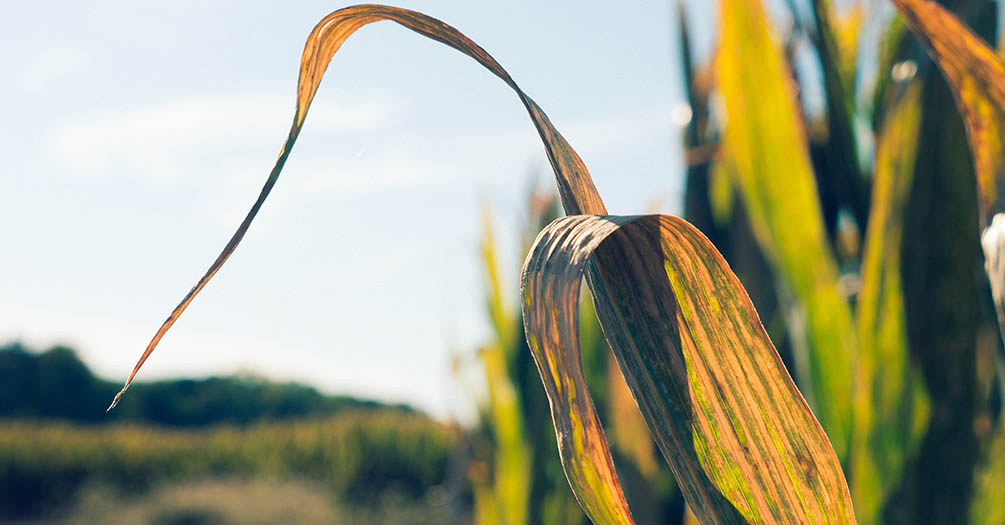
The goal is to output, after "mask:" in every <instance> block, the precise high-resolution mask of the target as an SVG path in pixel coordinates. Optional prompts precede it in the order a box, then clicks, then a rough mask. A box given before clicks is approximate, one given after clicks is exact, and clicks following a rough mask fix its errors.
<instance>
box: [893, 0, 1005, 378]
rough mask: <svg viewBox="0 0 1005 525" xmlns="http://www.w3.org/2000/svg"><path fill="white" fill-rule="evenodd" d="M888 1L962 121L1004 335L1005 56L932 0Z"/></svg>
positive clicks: (1002, 363)
mask: <svg viewBox="0 0 1005 525" xmlns="http://www.w3.org/2000/svg"><path fill="white" fill-rule="evenodd" d="M894 4H896V6H897V7H898V8H899V9H900V11H901V13H902V14H903V15H904V18H906V19H907V23H908V25H910V27H911V29H912V30H913V31H914V32H915V33H916V34H917V35H918V36H919V38H920V39H921V41H922V42H924V44H925V47H926V48H927V49H928V53H929V55H931V57H932V59H933V60H934V61H935V63H936V64H938V66H939V68H940V69H941V70H942V72H943V74H944V75H945V77H946V80H947V81H948V83H949V86H950V88H951V90H952V92H953V96H954V98H955V99H956V106H957V108H959V110H960V114H961V115H962V116H963V121H964V124H965V125H966V129H967V140H968V142H969V143H970V150H971V153H972V154H973V162H974V172H975V174H976V177H977V196H978V208H979V210H978V212H979V219H980V227H981V247H982V248H983V251H984V269H985V272H986V273H987V276H988V281H989V283H990V285H991V295H992V298H993V299H994V304H995V310H996V312H997V315H998V330H999V335H1000V336H1001V338H1002V340H1003V341H1005V191H1003V188H1005V62H1003V60H1002V56H1000V55H999V54H998V53H997V52H996V51H995V50H994V49H993V48H991V47H990V46H989V45H988V44H987V43H986V42H985V41H984V40H983V39H982V38H981V37H980V36H978V35H976V34H974V33H973V32H972V31H971V30H970V29H969V28H967V26H966V25H964V24H963V23H962V22H961V21H960V20H959V19H957V18H956V17H955V16H953V15H952V14H951V13H950V12H948V11H946V10H945V9H944V8H942V7H941V6H939V5H937V4H935V3H934V2H930V1H928V0H894ZM1003 41H1005V40H1003ZM999 348H1000V347H999ZM998 357H999V359H998V360H999V368H1000V369H1002V370H1005V354H1003V353H1001V349H999V356H998ZM999 386H1000V388H1002V389H1005V374H999Z"/></svg>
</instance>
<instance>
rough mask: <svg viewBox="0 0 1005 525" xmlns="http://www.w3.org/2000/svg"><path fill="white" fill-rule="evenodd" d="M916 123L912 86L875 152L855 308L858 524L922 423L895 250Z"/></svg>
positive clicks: (895, 477) (917, 95)
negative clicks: (868, 211)
mask: <svg viewBox="0 0 1005 525" xmlns="http://www.w3.org/2000/svg"><path fill="white" fill-rule="evenodd" d="M920 120H921V86H920V85H919V84H917V83H915V84H913V85H912V86H911V87H910V88H909V90H908V91H907V92H906V93H905V94H904V96H903V98H902V99H901V100H900V101H899V102H898V103H897V105H896V107H895V108H894V109H893V110H892V111H891V113H890V114H889V116H888V117H887V119H886V121H885V125H884V129H883V132H882V134H881V135H880V137H879V141H878V146H877V152H876V174H875V180H874V182H873V197H872V204H873V205H872V211H871V213H872V216H871V217H870V219H869V230H868V231H867V233H866V239H865V253H864V256H863V261H862V286H861V291H860V292H859V296H858V301H857V305H858V307H857V309H856V321H857V329H858V341H859V354H858V360H857V364H856V374H857V376H858V379H857V381H856V384H855V433H854V440H853V442H852V454H851V458H852V459H851V491H852V497H853V500H854V502H855V512H856V513H857V514H858V517H859V519H860V520H861V521H862V522H863V523H880V522H882V519H881V518H882V515H881V512H882V510H883V509H882V506H883V504H884V503H885V498H886V497H888V496H889V495H890V494H891V493H893V492H894V491H895V490H896V489H897V488H898V487H899V486H900V483H901V480H902V478H903V473H904V468H905V465H906V462H907V459H908V458H909V457H910V456H911V454H912V451H914V450H915V449H916V448H917V446H918V444H919V442H920V438H921V435H922V433H923V431H924V429H925V427H926V424H927V419H928V413H927V412H928V398H927V395H926V394H925V391H924V382H923V379H922V378H921V377H920V372H919V370H918V367H917V364H916V363H912V361H911V359H910V351H909V349H908V342H907V324H906V319H905V317H904V315H905V314H904V294H903V282H902V279H901V275H900V268H901V254H900V249H899V247H900V244H901V238H902V234H903V228H904V209H905V206H906V204H907V199H908V196H909V194H910V191H911V183H912V181H913V176H914V162H915V157H916V154H917V148H918V129H919V126H920V125H921V122H920Z"/></svg>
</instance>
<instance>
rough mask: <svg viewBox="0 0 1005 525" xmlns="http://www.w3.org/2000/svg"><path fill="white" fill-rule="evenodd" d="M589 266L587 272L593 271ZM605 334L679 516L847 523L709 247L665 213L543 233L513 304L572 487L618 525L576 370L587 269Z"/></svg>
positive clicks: (791, 399)
mask: <svg viewBox="0 0 1005 525" xmlns="http://www.w3.org/2000/svg"><path fill="white" fill-rule="evenodd" d="M590 263H592V264H590ZM588 267H590V269H591V271H590V274H589V281H590V283H591V288H592V290H593V297H594V303H595V305H596V309H597V312H598V316H599V318H600V322H601V326H602V327H603V329H604V334H605V335H606V337H607V339H608V343H609V344H610V345H611V348H612V350H613V351H614V354H615V357H616V358H617V360H618V364H619V366H620V367H621V370H622V372H623V373H624V375H625V379H626V381H627V383H628V385H629V387H630V388H631V390H632V393H633V395H634V397H635V401H636V403H637V404H638V405H639V408H640V409H641V411H642V414H643V416H644V417H645V420H646V422H647V424H648V425H649V428H650V432H651V433H652V434H653V437H654V438H655V439H656V442H657V444H658V445H659V448H660V449H661V451H662V452H663V455H664V457H665V458H666V459H667V462H668V463H669V464H670V467H671V469H672V470H673V472H674V475H675V476H676V477H677V480H678V482H679V484H680V487H681V490H682V492H683V493H684V496H685V498H686V499H687V502H688V504H689V505H690V507H691V508H692V509H693V510H694V511H695V514H696V515H697V516H699V517H700V518H701V519H702V520H703V521H705V522H709V523H746V522H782V523H853V522H854V521H855V518H854V515H853V512H852V506H851V500H850V496H849V494H848V489H847V486H846V484H845V480H844V475H843V473H842V471H841V466H840V463H839V462H838V458H837V456H836V455H835V453H834V451H833V449H832V448H831V446H830V443H829V442H828V440H827V436H826V435H825V434H824V432H823V430H822V429H821V427H820V425H819V423H817V421H816V419H814V417H813V415H812V413H811V412H810V410H809V408H808V406H807V405H806V403H805V401H804V400H803V399H802V396H801V395H800V394H799V391H798V390H797V389H796V387H795V385H794V384H793V382H792V380H791V378H790V377H789V375H788V373H787V372H786V370H785V367H784V365H783V364H782V362H781V359H780V358H779V356H778V353H777V352H776V351H775V348H774V346H772V344H771V341H770V339H769V338H768V336H767V334H766V333H765V332H764V328H763V327H762V326H761V324H760V322H759V320H758V317H757V313H756V311H755V310H754V307H753V305H752V304H751V303H750V300H749V298H748V297H747V295H746V293H745V292H744V291H743V287H742V286H741V285H740V283H739V281H738V280H737V278H736V276H735V275H733V273H732V271H730V269H729V267H728V266H727V265H726V263H725V261H724V260H723V259H722V257H721V256H720V255H719V253H718V252H717V251H716V250H715V248H714V247H713V246H712V245H711V244H710V243H709V242H708V240H707V239H706V238H705V237H704V236H703V235H702V234H701V233H699V232H698V231H697V230H695V229H694V227H692V226H691V225H690V224H688V223H687V222H685V221H683V220H682V219H679V218H676V217H669V216H662V215H648V216H642V217H603V216H570V217H566V218H563V219H559V220H557V221H555V222H553V223H552V224H551V225H549V226H548V227H547V228H545V229H544V231H542V232H541V234H540V236H539V237H538V240H537V241H536V243H535V246H534V248H533V249H532V252H531V254H530V255H529V256H528V259H527V262H526V263H525V265H524V274H523V280H522V283H523V286H522V297H523V301H522V306H523V313H524V319H525V328H526V331H527V337H528V340H529V342H530V345H531V350H532V352H533V353H534V357H535V359H536V361H537V364H538V369H539V371H540V373H541V378H542V380H543V381H544V383H545V389H546V391H547V392H548V395H549V398H550V399H551V409H552V414H553V418H554V422H555V428H556V433H557V434H558V436H559V448H560V451H561V456H562V460H563V464H564V465H565V469H566V474H567V475H568V477H569V481H570V484H571V485H572V487H573V490H574V491H575V492H576V494H577V497H578V498H579V499H580V503H581V504H582V505H583V508H584V509H586V511H587V514H588V515H589V516H590V518H591V519H593V520H594V522H595V523H624V522H626V520H625V517H624V516H625V515H626V514H625V513H626V512H627V510H626V509H624V508H622V507H621V506H620V501H621V498H620V493H619V492H614V491H611V490H609V489H610V488H611V487H613V486H614V483H615V480H616V475H615V474H614V469H613V465H612V461H611V457H610V454H609V452H608V449H607V442H606V440H605V438H604V435H603V433H602V432H601V431H600V429H599V426H600V424H599V422H598V421H597V418H596V413H595V410H594V408H593V404H592V402H591V400H590V397H589V393H588V392H587V390H586V383H585V379H584V377H583V370H582V364H581V362H580V350H579V342H578V338H577V332H578V315H579V309H578V307H577V304H578V299H579V289H580V285H581V281H582V277H583V274H584V272H585V271H586V269H587V268H588Z"/></svg>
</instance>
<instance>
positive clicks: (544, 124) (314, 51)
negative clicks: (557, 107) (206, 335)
mask: <svg viewBox="0 0 1005 525" xmlns="http://www.w3.org/2000/svg"><path fill="white" fill-rule="evenodd" d="M381 20H391V21H394V22H397V23H398V24H401V25H403V26H405V27H407V28H408V29H411V30H412V31H415V32H416V33H419V34H421V35H423V36H426V37H429V38H431V39H433V40H436V41H439V42H442V43H444V44H446V45H448V46H450V47H452V48H454V49H457V50H458V51H460V52H462V53H464V54H465V55H468V56H469V57H471V58H473V59H475V60H476V61H478V63H479V64H481V65H482V66H484V67H485V68H486V69H488V70H489V71H491V72H492V73H493V74H495V75H496V76H497V77H499V78H501V79H502V80H503V81H504V82H506V84H507V85H509V86H510V87H511V88H512V89H513V90H514V91H515V92H516V94H517V96H519V97H520V100H521V101H522V102H523V104H524V107H526V108H527V112H528V113H529V114H530V117H531V120H532V121H533V122H534V125H535V127H537V130H538V133H539V134H540V136H541V140H542V141H543V142H544V146H545V151H546V153H547V154H548V160H549V162H551V165H552V167H553V168H554V171H555V176H556V178H557V182H558V189H559V193H560V195H561V196H562V202H563V204H564V206H565V208H566V210H568V211H569V212H570V213H604V212H605V211H606V210H605V208H604V205H603V202H602V201H601V200H600V195H599V194H597V190H596V187H594V185H593V180H592V179H591V178H590V173H589V171H587V169H586V166H584V165H583V161H582V160H580V158H579V155H577V154H576V152H575V151H574V150H573V149H572V147H571V146H569V143H568V142H566V141H565V138H563V137H562V135H561V134H560V133H559V132H558V130H556V129H555V127H554V126H552V124H551V121H549V120H548V117H547V115H545V114H544V112H543V111H541V108H539V107H538V105H537V103H535V102H534V101H533V100H531V98H530V97H528V96H527V95H526V94H525V93H524V92H523V91H522V90H521V89H520V87H519V86H517V84H516V82H515V81H514V80H513V79H512V78H511V77H510V76H509V73H507V72H506V70H505V69H503V68H502V66H500V65H499V63H498V62H496V61H495V59H494V58H492V57H491V56H490V55H489V54H488V53H486V52H485V50H484V49H482V48H481V47H480V46H478V44H475V43H474V42H472V41H471V40H470V39H468V37H466V36H464V35H463V34H461V33H460V32H459V31H457V30H456V29H454V28H453V27H450V26H449V25H447V24H444V23H443V22H441V21H439V20H437V19H435V18H432V17H429V16H426V15H424V14H422V13H417V12H415V11H409V10H407V9H400V8H396V7H389V6H383V5H359V6H354V7H347V8H345V9H340V10H338V11H335V12H334V13H331V14H330V15H328V16H326V17H324V18H323V19H321V21H320V22H318V24H317V25H316V26H314V30H313V31H311V34H310V35H309V36H308V37H307V43H306V44H305V45H304V53H303V56H302V57H301V59H300V76H299V80H298V83H297V104H296V111H295V114H294V118H293V124H292V126H291V127H290V132H289V135H288V136H287V138H286V142H285V143H284V144H283V147H282V148H281V149H280V150H279V157H278V158H277V159H276V163H275V165H274V166H273V167H272V171H271V172H270V173H269V177H268V179H267V180H266V182H265V185H264V186H263V187H262V191H261V193H260V194H259V196H258V199H257V200H256V201H255V203H254V205H252V207H251V211H249V212H248V215H247V216H246V217H245V218H244V221H242V222H241V225H240V226H239V227H238V229H237V231H236V232H235V233H234V235H233V237H231V239H230V241H229V242H228V243H227V245H226V246H225V247H224V248H223V251H222V252H220V255H219V256H218V257H217V258H216V261H214V262H213V264H212V265H211V266H210V267H209V269H208V270H207V271H206V273H205V275H203V276H202V278H201V279H199V282H197V283H196V284H195V286H194V287H192V290H191V291H189V292H188V294H187V295H185V297H184V298H183V299H182V300H181V302H180V303H179V304H178V306H176V307H175V309H174V310H172V311H171V314H170V315H169V316H168V318H167V320H165V321H164V323H163V324H162V325H161V327H160V328H159V329H158V330H157V332H156V334H154V337H153V339H151V341H150V343H149V344H148V345H147V348H146V349H145V350H144V351H143V354H142V355H141V357H140V359H139V361H138V362H137V363H136V366H135V367H134V368H133V371H132V372H131V373H130V374H129V378H128V379H126V382H125V385H123V387H122V390H121V391H120V392H119V393H118V394H117V395H116V396H115V399H114V400H113V401H112V404H111V405H110V406H109V407H108V409H109V410H111V409H112V408H114V407H115V405H116V404H117V403H118V401H119V399H120V398H121V397H122V394H123V393H125V391H126V389H128V388H129V385H130V383H132V381H133V378H135V377H136V373H137V372H138V371H139V369H140V367H142V366H143V363H144V362H145V361H146V360H147V358H148V357H150V354H151V353H152V352H153V351H154V348H156V347H157V344H158V343H159V342H160V340H161V338H162V337H164V334H165V333H166V332H167V331H168V329H169V328H171V326H172V325H173V324H174V323H175V321H177V319H178V316H179V315H181V313H182V312H184V311H185V309H186V308H188V305H189V303H191V302H192V300H193V299H194V298H195V296H196V295H198V294H199V292H200V291H202V289H203V287H205V286H206V284H207V283H208V282H209V280H210V279H212V278H213V276H214V275H216V272H217V271H219V270H220V267H221V266H223V263H225V262H226V261H227V259H228V258H230V256H231V254H233V253H234V249H236V248H237V245H238V244H240V242H241V239H243V238H244V234H245V233H247V231H248V227H250V226H251V222H252V221H253V220H254V219H255V216H256V215H257V214H258V210H259V209H260V208H261V207H262V204H263V203H264V202H265V199H266V197H268V196H269V193H270V192H271V191H272V187H273V186H274V185H275V184H276V181H277V180H278V179H279V174H280V173H281V172H282V170H283V166H284V165H285V164H286V159H287V158H288V157H289V155H290V151H291V150H292V148H293V144H294V143H295V142H296V140H297V137H298V136H299V135H300V130H301V128H302V127H303V124H304V119H306V118H307V111H308V109H309V108H310V105H311V102H312V101H313V100H314V95H315V93H317V90H318V86H320V84H321V79H322V77H323V76H324V73H325V70H326V69H327V68H328V63H329V62H330V61H331V59H332V57H333V56H334V55H335V53H336V52H337V51H338V50H339V48H340V47H341V46H342V43H343V42H345V40H346V39H347V38H349V36H350V35H352V34H353V33H354V32H356V30H358V29H359V28H361V27H363V26H365V25H367V24H370V23H373V22H379V21H381Z"/></svg>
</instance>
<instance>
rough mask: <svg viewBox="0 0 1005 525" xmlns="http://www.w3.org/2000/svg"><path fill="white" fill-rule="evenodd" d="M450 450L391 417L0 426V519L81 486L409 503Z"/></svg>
mask: <svg viewBox="0 0 1005 525" xmlns="http://www.w3.org/2000/svg"><path fill="white" fill-rule="evenodd" d="M456 442H457V435H456V433H455V432H454V431H452V430H450V429H449V428H447V427H444V426H443V425H441V424H439V423H436V422H434V421H432V420H430V419H429V418H428V417H426V416H422V415H419V414H414V413H413V414H409V413H402V412H401V411H398V410H392V409H380V410H368V411H346V412H343V413H341V414H339V415H337V416H333V417H330V418H327V419H321V420H311V421H298V422H270V423H256V424H254V425H250V426H246V427H235V426H231V425H220V426H214V427H210V428H209V429H208V430H203V431H195V430H169V429H165V428H158V427H149V426H139V425H134V424H113V425H105V426H97V427H96V426H80V425H73V424H68V423H41V422H23V421H13V420H0V466H2V468H0V517H2V518H4V519H9V518H14V517H23V516H30V515H37V514H38V513H40V512H42V511H44V510H45V509H51V508H53V507H54V506H61V505H65V504H66V503H67V502H69V501H71V498H72V497H73V496H74V494H75V493H76V491H77V490H78V489H79V488H80V487H82V486H83V485H84V484H85V483H88V482H97V483H101V484H107V485H111V486H113V487H116V488H117V489H118V490H121V491H125V492H136V491H143V490H145V489H147V488H149V487H150V486H151V485H153V484H155V483H158V482H163V481H186V480H193V479H201V478H207V477H218V476H248V477H250V476H269V477H277V478H284V477H299V478H305V479H309V480H313V481H315V482H318V483H321V484H322V485H323V486H325V487H327V489H328V490H329V491H331V494H332V495H334V496H338V497H342V498H346V499H349V500H352V501H356V502H359V503H362V504H366V503H367V502H373V501H375V498H379V497H380V496H381V495H382V494H384V493H385V492H386V491H387V490H392V489H393V490H394V491H397V492H400V493H402V494H404V495H406V496H408V497H411V498H417V497H419V496H422V495H423V494H424V493H425V491H426V490H427V489H428V488H430V487H432V486H435V485H439V484H442V483H443V482H444V480H445V476H446V471H447V462H448V458H449V455H450V451H451V450H452V449H453V447H454V446H455V445H456Z"/></svg>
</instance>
